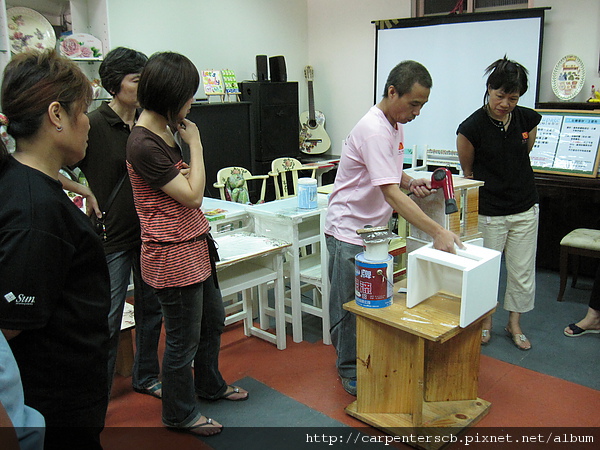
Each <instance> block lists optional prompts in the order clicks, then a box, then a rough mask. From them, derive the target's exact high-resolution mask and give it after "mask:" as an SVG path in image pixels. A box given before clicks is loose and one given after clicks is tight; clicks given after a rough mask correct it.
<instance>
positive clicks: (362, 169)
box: [325, 106, 404, 245]
mask: <svg viewBox="0 0 600 450" xmlns="http://www.w3.org/2000/svg"><path fill="white" fill-rule="evenodd" d="M403 137H404V136H403V132H402V125H401V124H397V127H396V128H394V127H393V126H392V125H391V124H390V122H389V121H388V120H387V118H386V117H385V115H384V114H383V111H381V110H380V109H379V108H378V107H377V106H373V107H371V109H370V110H369V111H368V112H367V114H365V115H364V117H363V118H362V119H361V120H360V121H359V122H358V123H357V124H356V126H355V127H354V128H353V129H352V131H351V132H350V135H349V136H348V137H347V138H346V140H345V141H344V147H343V149H342V156H341V159H340V164H339V167H338V170H337V175H336V177H335V184H334V187H333V192H332V193H331V195H330V197H329V207H328V210H327V222H326V224H325V233H326V234H329V235H331V236H333V237H335V238H336V239H338V240H340V241H343V242H348V243H350V244H356V245H362V244H363V242H362V239H361V238H360V236H358V235H357V234H356V230H358V229H360V228H364V227H365V225H372V226H375V227H377V226H382V225H387V223H388V221H389V219H390V216H391V214H392V207H391V206H390V205H389V204H388V203H387V202H386V201H385V198H384V196H383V193H382V191H381V188H380V186H383V185H386V184H400V180H401V178H402V167H403V163H404V146H403V144H402V142H403Z"/></svg>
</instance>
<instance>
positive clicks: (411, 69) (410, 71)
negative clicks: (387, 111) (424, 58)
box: [383, 60, 433, 97]
mask: <svg viewBox="0 0 600 450" xmlns="http://www.w3.org/2000/svg"><path fill="white" fill-rule="evenodd" d="M415 83H418V84H420V85H421V86H423V87H424V88H427V89H431V86H433V81H432V80H431V75H430V74H429V71H428V70H427V69H426V68H425V66H424V65H423V64H421V63H418V62H417V61H411V60H406V61H402V62H400V63H398V64H397V65H396V67H394V68H393V69H392V70H391V71H390V73H389V75H388V78H387V81H386V83H385V89H384V90H383V96H384V97H387V96H388V90H389V87H390V86H394V88H395V89H396V92H397V93H398V96H399V97H402V96H403V95H404V94H408V93H409V92H410V90H411V89H412V87H413V86H414V84H415Z"/></svg>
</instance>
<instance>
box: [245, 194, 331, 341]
mask: <svg viewBox="0 0 600 450" xmlns="http://www.w3.org/2000/svg"><path fill="white" fill-rule="evenodd" d="M246 211H248V214H250V215H251V216H252V218H253V220H254V232H255V233H256V234H259V235H264V236H270V237H273V238H277V239H283V240H285V241H288V242H291V244H292V245H291V246H290V247H289V249H288V255H289V261H290V275H289V276H290V288H291V294H290V296H291V322H292V331H293V339H294V342H301V341H302V311H304V312H307V313H310V314H312V315H315V316H318V317H321V318H322V319H323V331H324V336H323V341H324V343H327V344H328V343H330V342H331V341H330V339H329V306H328V304H329V302H328V299H329V277H328V269H327V265H328V264H327V256H328V255H327V246H326V244H325V235H324V234H323V228H324V225H325V218H326V215H327V196H326V195H323V194H317V208H315V209H311V210H304V209H299V208H298V198H297V197H290V198H287V199H283V200H275V201H272V202H268V203H263V204H261V205H254V206H248V207H247V208H246ZM317 243H318V244H319V246H320V251H319V261H318V263H319V264H320V265H319V266H318V267H319V269H318V270H319V272H320V276H319V277H318V278H319V281H318V283H319V287H320V289H321V292H322V297H323V305H322V308H315V307H311V305H306V304H303V303H302V301H301V271H302V269H303V267H301V261H300V251H301V248H302V247H305V246H307V245H311V244H317ZM313 267H314V266H313ZM309 283H311V284H314V283H312V282H310V281H309Z"/></svg>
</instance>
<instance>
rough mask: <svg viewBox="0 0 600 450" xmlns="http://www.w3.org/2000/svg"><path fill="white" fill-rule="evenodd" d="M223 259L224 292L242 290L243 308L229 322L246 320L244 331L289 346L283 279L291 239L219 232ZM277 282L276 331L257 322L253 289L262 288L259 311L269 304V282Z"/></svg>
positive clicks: (220, 275)
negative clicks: (255, 322)
mask: <svg viewBox="0 0 600 450" xmlns="http://www.w3.org/2000/svg"><path fill="white" fill-rule="evenodd" d="M215 241H216V243H217V245H218V251H219V257H220V261H219V262H218V263H217V274H218V278H219V286H220V288H221V295H222V296H223V297H224V298H225V297H227V296H228V295H231V294H237V293H240V292H241V293H242V310H241V311H239V312H237V313H235V314H232V315H229V316H228V317H227V318H226V319H225V325H229V324H231V323H234V322H237V321H239V320H243V321H244V334H246V336H256V337H259V338H262V339H264V340H266V341H269V342H271V343H273V344H275V345H277V348H278V349H279V350H283V349H285V347H286V339H285V304H284V297H285V292H284V291H285V289H284V280H283V254H284V252H285V251H286V249H287V248H288V247H289V246H290V243H288V242H285V241H282V240H280V239H273V238H268V237H264V236H257V235H255V234H251V233H247V232H237V233H227V234H216V235H215ZM270 282H273V283H274V294H275V334H273V333H270V332H268V331H266V328H268V327H267V326H266V325H265V326H264V328H265V329H263V328H262V327H261V328H258V327H255V326H254V323H253V308H252V301H251V299H250V297H251V296H250V290H251V289H252V288H254V287H258V288H259V301H258V304H259V312H260V311H261V310H262V309H264V308H265V307H267V295H266V292H267V290H266V285H267V283H270Z"/></svg>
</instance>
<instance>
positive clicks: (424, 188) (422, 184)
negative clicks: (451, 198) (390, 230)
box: [408, 178, 436, 198]
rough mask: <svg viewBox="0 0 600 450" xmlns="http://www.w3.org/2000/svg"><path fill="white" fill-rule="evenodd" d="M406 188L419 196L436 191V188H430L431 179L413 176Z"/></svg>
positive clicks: (425, 195)
mask: <svg viewBox="0 0 600 450" xmlns="http://www.w3.org/2000/svg"><path fill="white" fill-rule="evenodd" d="M408 190H409V191H410V192H411V193H412V194H413V195H414V196H415V197H419V198H423V197H427V196H428V195H431V194H433V193H434V192H436V189H432V188H431V180H428V179H427V178H413V179H412V180H411V181H410V185H409V188H408Z"/></svg>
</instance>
